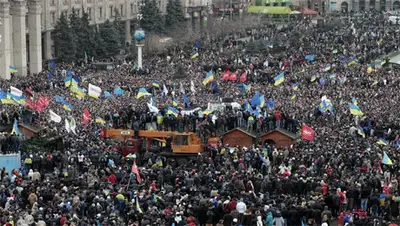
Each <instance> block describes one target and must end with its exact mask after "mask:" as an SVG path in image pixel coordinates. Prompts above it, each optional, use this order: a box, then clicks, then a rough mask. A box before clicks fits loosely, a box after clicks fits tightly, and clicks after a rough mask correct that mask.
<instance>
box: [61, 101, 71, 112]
mask: <svg viewBox="0 0 400 226" xmlns="http://www.w3.org/2000/svg"><path fill="white" fill-rule="evenodd" d="M63 108H64V109H65V110H66V111H72V109H73V107H72V105H71V104H70V103H68V102H64V104H63Z"/></svg>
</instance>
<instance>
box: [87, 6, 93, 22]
mask: <svg viewBox="0 0 400 226" xmlns="http://www.w3.org/2000/svg"><path fill="white" fill-rule="evenodd" d="M87 14H88V17H89V20H91V19H92V8H87Z"/></svg>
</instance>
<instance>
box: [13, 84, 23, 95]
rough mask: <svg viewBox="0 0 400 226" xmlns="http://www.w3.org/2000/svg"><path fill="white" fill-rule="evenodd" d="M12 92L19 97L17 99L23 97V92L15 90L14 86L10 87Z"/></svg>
mask: <svg viewBox="0 0 400 226" xmlns="http://www.w3.org/2000/svg"><path fill="white" fill-rule="evenodd" d="M10 91H11V94H12V95H14V96H17V97H20V96H22V91H21V90H19V89H17V88H15V87H14V86H10Z"/></svg>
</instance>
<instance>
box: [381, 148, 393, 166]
mask: <svg viewBox="0 0 400 226" xmlns="http://www.w3.org/2000/svg"><path fill="white" fill-rule="evenodd" d="M382 163H383V164H385V165H393V162H392V160H391V159H390V158H389V156H388V155H387V154H386V151H383V158H382Z"/></svg>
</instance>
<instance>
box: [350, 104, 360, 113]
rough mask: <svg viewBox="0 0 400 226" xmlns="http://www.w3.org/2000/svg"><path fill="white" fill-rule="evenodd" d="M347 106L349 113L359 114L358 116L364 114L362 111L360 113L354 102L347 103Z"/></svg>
mask: <svg viewBox="0 0 400 226" xmlns="http://www.w3.org/2000/svg"><path fill="white" fill-rule="evenodd" d="M349 108H350V113H351V114H352V115H359V116H363V115H364V113H362V111H361V110H360V108H359V107H358V106H357V105H355V104H349Z"/></svg>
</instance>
